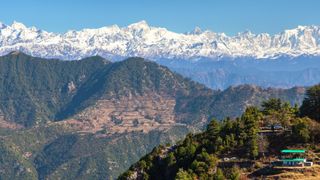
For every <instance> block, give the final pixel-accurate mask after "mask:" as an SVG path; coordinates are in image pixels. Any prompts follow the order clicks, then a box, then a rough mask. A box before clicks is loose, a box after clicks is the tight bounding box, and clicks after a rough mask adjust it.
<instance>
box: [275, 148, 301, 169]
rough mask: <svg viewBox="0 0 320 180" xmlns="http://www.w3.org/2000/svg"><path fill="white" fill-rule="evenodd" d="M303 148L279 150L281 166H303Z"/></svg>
mask: <svg viewBox="0 0 320 180" xmlns="http://www.w3.org/2000/svg"><path fill="white" fill-rule="evenodd" d="M305 153H306V151H305V150H302V149H284V150H281V154H282V155H281V161H282V165H283V166H304V163H305V162H306V161H307V160H306V158H305Z"/></svg>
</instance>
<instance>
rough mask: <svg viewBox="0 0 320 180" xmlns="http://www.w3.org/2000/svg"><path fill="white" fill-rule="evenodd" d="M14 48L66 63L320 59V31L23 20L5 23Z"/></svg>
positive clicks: (0, 51)
mask: <svg viewBox="0 0 320 180" xmlns="http://www.w3.org/2000/svg"><path fill="white" fill-rule="evenodd" d="M14 50H19V51H22V52H24V53H26V54H29V55H32V56H36V57H43V58H59V59H65V60H73V59H82V58H84V57H89V56H94V55H99V56H102V57H106V58H111V59H113V60H115V59H123V58H125V57H132V56H139V57H144V58H150V59H155V60H156V59H159V58H168V59H193V60H194V59H199V58H200V59H201V58H210V59H220V58H221V57H231V58H238V57H253V58H255V59H260V58H261V59H265V58H273V59H276V58H277V57H282V56H289V57H297V56H301V55H310V56H319V55H320V27H319V26H298V27H297V28H294V29H289V30H285V31H283V32H281V33H279V34H275V35H269V34H267V33H262V34H253V33H251V32H250V31H247V32H243V33H238V34H237V35H235V36H227V35H226V34H224V33H215V32H212V31H208V30H207V31H201V30H200V29H199V28H196V29H195V30H194V31H192V32H190V33H185V34H182V33H175V32H172V31H169V30H167V29H165V28H159V27H152V26H149V25H148V24H147V22H145V21H141V22H138V23H134V24H131V25H129V26H127V27H119V26H117V25H113V26H107V27H102V28H98V29H83V30H80V31H73V30H72V31H68V32H66V33H64V34H56V33H52V32H47V31H44V30H39V29H37V28H35V27H30V28H29V27H26V26H25V25H23V24H22V23H18V22H14V23H13V24H12V25H10V26H9V25H5V24H2V23H0V55H5V54H7V53H9V52H11V51H14Z"/></svg>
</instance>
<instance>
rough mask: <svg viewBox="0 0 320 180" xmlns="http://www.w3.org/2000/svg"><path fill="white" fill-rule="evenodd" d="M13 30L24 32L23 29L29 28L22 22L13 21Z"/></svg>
mask: <svg viewBox="0 0 320 180" xmlns="http://www.w3.org/2000/svg"><path fill="white" fill-rule="evenodd" d="M11 28H12V29H16V30H23V29H26V28H27V27H26V26H25V25H24V24H22V23H20V22H17V21H13V23H12V24H11Z"/></svg>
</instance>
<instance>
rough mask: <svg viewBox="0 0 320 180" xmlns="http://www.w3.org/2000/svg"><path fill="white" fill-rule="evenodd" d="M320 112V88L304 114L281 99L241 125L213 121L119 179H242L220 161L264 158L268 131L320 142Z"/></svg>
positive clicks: (248, 113) (249, 114)
mask: <svg viewBox="0 0 320 180" xmlns="http://www.w3.org/2000/svg"><path fill="white" fill-rule="evenodd" d="M309 108H310V109H313V111H310V110H309ZM319 108H320V85H318V86H315V87H312V88H310V89H309V90H308V92H307V95H306V99H305V100H304V102H303V105H302V106H301V107H300V109H299V108H298V106H297V105H295V106H291V105H290V104H289V103H287V102H282V101H281V100H280V99H270V100H268V101H265V102H263V103H262V105H261V108H258V107H248V108H247V109H246V110H245V112H244V113H243V114H242V116H240V117H238V118H236V119H230V118H226V119H224V120H223V121H220V122H219V121H217V120H215V119H212V121H211V122H210V123H209V124H208V126H207V129H206V131H204V132H202V133H199V134H195V135H193V134H188V135H187V136H186V138H185V139H184V140H183V141H181V142H179V143H177V145H175V146H171V147H170V146H167V147H165V146H159V147H157V148H155V149H154V150H153V151H152V152H151V153H150V154H148V155H146V156H145V157H143V158H142V159H141V160H140V161H139V162H138V163H136V164H135V165H133V166H132V167H131V168H130V169H129V170H128V171H127V172H126V173H124V174H123V175H121V176H120V177H119V179H130V177H131V178H133V179H219V180H220V179H239V178H240V169H239V168H237V167H233V168H231V169H219V168H218V160H219V158H221V157H223V156H226V155H232V156H237V157H238V158H245V159H248V160H249V159H252V160H254V159H257V158H259V148H258V147H259V146H258V144H259V142H258V141H259V140H258V139H259V135H258V134H259V133H258V132H259V131H261V129H262V128H263V127H270V129H268V130H270V131H273V130H275V127H276V126H278V127H279V126H280V127H281V128H279V129H281V130H282V132H283V133H282V134H285V136H286V138H288V139H290V140H291V142H293V143H295V144H297V143H317V142H319V139H320V125H319V123H318V122H317V121H320V119H317V118H319V117H318V116H319V113H320V112H319V113H315V112H317V111H318V110H319ZM312 119H314V120H312Z"/></svg>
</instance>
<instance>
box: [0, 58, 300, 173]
mask: <svg viewBox="0 0 320 180" xmlns="http://www.w3.org/2000/svg"><path fill="white" fill-rule="evenodd" d="M304 93H305V89H304V88H292V89H274V88H268V89H264V88H260V87H258V86H252V85H241V86H236V87H230V88H228V89H226V90H224V91H220V90H212V89H209V88H207V87H205V86H204V85H202V84H199V83H196V82H194V81H191V80H190V79H187V78H184V77H183V76H181V75H179V74H177V73H174V72H172V71H170V70H169V69H168V68H167V67H165V66H161V65H159V64H157V63H155V62H152V61H148V60H145V59H142V58H129V59H126V60H124V61H120V62H110V61H108V60H106V59H104V58H101V57H98V56H94V57H88V58H86V59H83V60H80V61H61V60H54V59H52V60H47V59H42V58H37V57H32V56H29V55H26V54H24V53H21V52H12V53H10V54H8V55H6V56H2V57H0V179H113V178H115V177H116V176H117V175H119V174H120V173H121V172H123V171H124V170H125V169H127V168H128V167H129V166H130V165H131V164H132V163H133V162H136V161H137V160H138V159H139V158H140V157H141V156H143V155H144V154H146V153H148V152H150V151H151V150H152V148H153V147H155V146H157V145H159V144H160V143H172V142H175V141H176V140H179V139H181V138H182V137H183V136H185V135H186V134H187V133H188V132H197V131H199V130H201V129H203V127H205V125H206V124H207V123H208V120H210V119H211V118H212V117H215V118H218V119H222V118H224V117H227V116H230V117H235V116H238V115H239V114H241V113H242V112H243V110H244V109H245V107H247V106H250V105H257V104H260V103H261V101H263V100H265V99H268V98H271V97H278V98H281V99H283V100H286V101H289V102H290V103H291V104H294V103H301V101H302V99H303V97H304Z"/></svg>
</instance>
